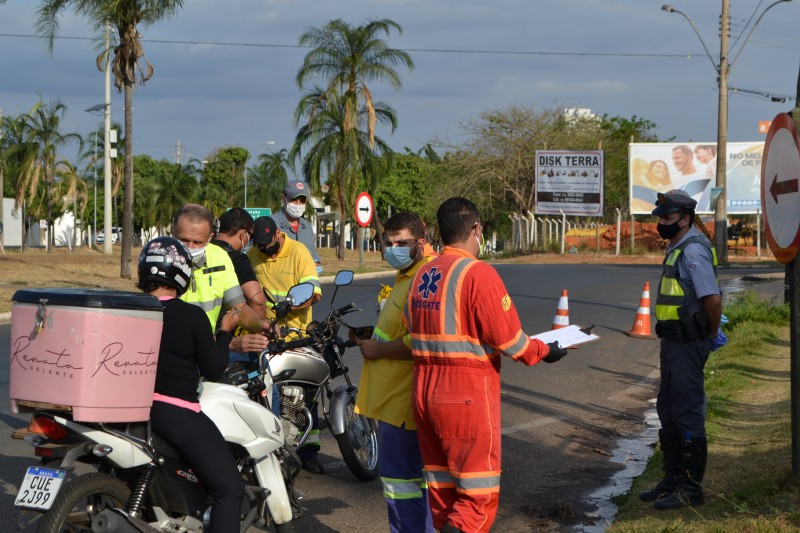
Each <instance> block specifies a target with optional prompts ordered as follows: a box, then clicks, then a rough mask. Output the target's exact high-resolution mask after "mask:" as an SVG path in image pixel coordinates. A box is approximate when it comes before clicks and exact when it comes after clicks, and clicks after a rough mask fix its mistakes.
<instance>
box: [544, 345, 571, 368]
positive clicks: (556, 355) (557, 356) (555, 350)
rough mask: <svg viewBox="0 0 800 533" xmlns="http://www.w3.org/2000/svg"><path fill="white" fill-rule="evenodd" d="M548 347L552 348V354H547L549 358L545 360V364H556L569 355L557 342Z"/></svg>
mask: <svg viewBox="0 0 800 533" xmlns="http://www.w3.org/2000/svg"><path fill="white" fill-rule="evenodd" d="M547 345H548V346H549V347H550V352H549V353H548V354H547V357H545V358H544V362H545V363H555V362H556V361H559V360H561V358H562V357H564V356H565V355H567V351H566V350H565V349H564V348H562V347H561V346H559V345H558V343H557V342H549V343H547Z"/></svg>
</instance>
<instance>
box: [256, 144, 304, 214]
mask: <svg viewBox="0 0 800 533" xmlns="http://www.w3.org/2000/svg"><path fill="white" fill-rule="evenodd" d="M287 167H289V151H288V150H286V148H281V149H280V150H278V151H275V152H267V153H264V154H261V155H259V156H258V165H256V166H255V167H252V168H250V169H248V171H247V181H248V187H250V191H251V192H250V198H252V200H251V204H252V205H261V206H267V207H274V208H275V210H278V209H280V206H281V193H282V192H283V189H284V188H285V187H286V183H287V182H288V181H289V173H288V172H287ZM309 205H310V204H309Z"/></svg>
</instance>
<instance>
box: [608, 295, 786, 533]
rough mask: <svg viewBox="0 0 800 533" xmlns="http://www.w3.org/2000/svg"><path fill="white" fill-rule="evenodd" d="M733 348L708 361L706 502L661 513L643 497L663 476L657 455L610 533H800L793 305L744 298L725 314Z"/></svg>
mask: <svg viewBox="0 0 800 533" xmlns="http://www.w3.org/2000/svg"><path fill="white" fill-rule="evenodd" d="M725 314H726V315H727V316H728V318H729V319H730V323H729V324H728V325H727V326H725V331H726V333H727V335H728V339H729V340H728V344H727V345H726V346H725V347H723V348H721V349H720V350H718V351H717V352H714V353H712V354H711V357H710V358H709V360H708V363H707V364H706V369H705V377H706V396H707V397H708V414H707V421H706V430H707V433H708V439H709V444H708V468H707V469H706V475H705V479H704V480H703V485H704V489H705V492H706V504H705V505H702V506H698V507H696V508H685V509H679V510H675V511H657V510H655V509H653V504H652V503H643V502H640V501H639V497H638V495H639V492H641V491H643V490H647V489H649V488H651V487H653V486H655V484H656V483H658V480H659V479H660V478H661V475H662V472H661V465H662V456H661V452H660V450H659V451H656V453H655V454H654V455H653V456H652V458H651V459H650V462H649V464H648V467H647V469H646V470H645V472H644V473H643V474H642V475H641V476H640V477H639V478H638V479H637V480H636V481H635V482H634V484H633V487H632V488H631V490H630V492H629V493H625V494H622V495H620V496H617V497H616V498H615V503H616V504H617V505H618V506H619V512H618V514H617V518H616V520H615V522H614V524H613V525H612V526H611V527H610V528H609V529H608V531H612V532H615V533H632V532H647V533H652V532H664V533H666V532H685V531H691V532H701V533H702V532H708V533H712V532H713V533H721V532H729V531H737V532H739V531H744V532H789V531H793V532H796V531H798V530H800V482H799V481H798V478H797V477H795V476H794V474H793V473H792V468H791V467H792V465H791V460H792V457H791V405H790V396H791V391H790V374H789V368H790V367H789V359H790V353H789V333H790V332H789V308H788V306H787V305H780V306H772V305H769V304H767V303H766V302H764V301H761V300H759V299H758V296H757V295H756V294H755V293H752V292H748V293H744V294H743V295H742V296H741V297H740V298H739V299H737V300H736V301H735V302H733V303H732V304H731V305H730V306H727V307H726V309H725Z"/></svg>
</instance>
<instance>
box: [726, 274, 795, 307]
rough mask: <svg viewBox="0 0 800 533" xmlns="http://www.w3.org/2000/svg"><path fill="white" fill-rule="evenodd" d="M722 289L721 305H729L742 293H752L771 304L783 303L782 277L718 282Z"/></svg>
mask: <svg viewBox="0 0 800 533" xmlns="http://www.w3.org/2000/svg"><path fill="white" fill-rule="evenodd" d="M719 284H720V289H722V305H723V306H724V305H727V304H730V303H731V302H732V301H733V300H734V299H735V298H736V297H737V296H739V295H741V294H742V293H743V292H747V291H753V292H756V293H758V295H759V296H760V297H761V298H762V299H765V300H767V301H768V302H770V303H772V304H782V303H783V297H784V295H783V291H784V281H783V276H782V275H779V276H778V277H774V276H773V277H761V276H743V277H741V278H735V279H723V280H720V283H719Z"/></svg>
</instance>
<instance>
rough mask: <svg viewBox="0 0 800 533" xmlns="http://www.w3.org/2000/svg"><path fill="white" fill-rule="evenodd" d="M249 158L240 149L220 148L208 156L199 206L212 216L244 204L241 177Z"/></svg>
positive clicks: (239, 147) (245, 152) (244, 150)
mask: <svg viewBox="0 0 800 533" xmlns="http://www.w3.org/2000/svg"><path fill="white" fill-rule="evenodd" d="M248 159H250V153H249V152H248V151H247V149H245V148H242V147H241V146H228V147H225V148H219V149H217V150H215V151H214V152H213V153H212V154H211V155H210V156H209V157H208V160H207V161H206V164H205V168H204V169H203V172H202V178H201V179H200V190H201V193H200V203H201V204H202V205H204V206H205V207H207V208H208V209H210V210H211V212H212V213H213V214H214V216H215V217H218V216H220V215H221V214H222V213H224V212H225V211H226V210H227V209H229V208H231V207H234V206H239V205H244V176H245V165H246V164H247V160H248ZM248 181H249V177H248ZM248 194H249V191H248Z"/></svg>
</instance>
